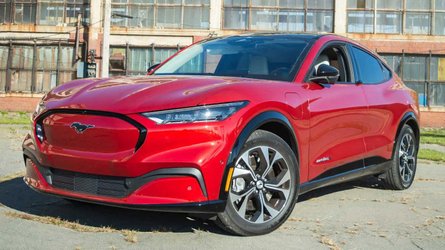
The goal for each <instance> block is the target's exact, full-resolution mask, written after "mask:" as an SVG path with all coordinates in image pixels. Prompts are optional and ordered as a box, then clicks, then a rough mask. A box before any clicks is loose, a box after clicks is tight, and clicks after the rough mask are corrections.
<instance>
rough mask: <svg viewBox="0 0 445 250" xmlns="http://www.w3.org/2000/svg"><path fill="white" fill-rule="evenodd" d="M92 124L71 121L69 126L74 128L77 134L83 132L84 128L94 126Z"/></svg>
mask: <svg viewBox="0 0 445 250" xmlns="http://www.w3.org/2000/svg"><path fill="white" fill-rule="evenodd" d="M94 127H95V126H94V125H89V124H82V123H80V122H73V123H71V125H70V128H74V130H76V133H78V134H83V132H85V130H87V129H89V128H94Z"/></svg>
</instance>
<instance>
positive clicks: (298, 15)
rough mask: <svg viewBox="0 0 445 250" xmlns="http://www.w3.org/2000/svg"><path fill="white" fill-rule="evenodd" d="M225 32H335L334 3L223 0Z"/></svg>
mask: <svg viewBox="0 0 445 250" xmlns="http://www.w3.org/2000/svg"><path fill="white" fill-rule="evenodd" d="M222 16H223V29H225V30H269V31H270V30H273V31H294V32H295V31H303V32H310V31H312V32H315V31H325V32H333V26H334V25H333V22H334V1H333V0H318V1H313V0H297V1H296V2H295V1H290V0H224V4H223V13H222Z"/></svg>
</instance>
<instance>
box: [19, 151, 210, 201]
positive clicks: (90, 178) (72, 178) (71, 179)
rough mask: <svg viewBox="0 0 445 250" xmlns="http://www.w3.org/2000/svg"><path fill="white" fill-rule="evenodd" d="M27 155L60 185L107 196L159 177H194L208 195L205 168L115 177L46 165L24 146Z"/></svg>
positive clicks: (122, 194)
mask: <svg viewBox="0 0 445 250" xmlns="http://www.w3.org/2000/svg"><path fill="white" fill-rule="evenodd" d="M23 154H24V155H25V156H26V157H28V158H30V159H31V160H32V161H33V162H34V163H35V164H36V165H37V168H38V169H39V171H40V173H41V174H42V175H43V177H44V178H45V179H46V181H47V182H48V183H49V184H50V185H52V186H54V187H56V188H61V189H66V190H70V191H74V192H79V193H87V194H93V195H99V196H106V197H125V196H128V195H130V194H131V193H132V192H134V191H136V190H137V189H138V188H140V187H142V186H143V185H145V184H147V183H149V182H151V181H153V180H156V179H161V178H171V177H183V176H191V177H194V178H195V179H196V180H197V181H198V183H199V186H200V188H201V191H202V193H203V195H204V196H205V197H206V198H207V197H208V196H207V189H206V186H205V183H204V177H203V176H202V173H201V171H199V170H198V169H196V168H163V169H158V170H155V171H152V172H150V173H148V174H145V175H142V176H138V177H134V178H131V177H115V176H104V175H94V174H84V173H78V172H72V171H67V170H61V169H55V168H51V167H47V166H42V165H40V162H38V161H37V159H36V158H35V157H34V155H33V154H32V153H31V152H30V151H29V150H27V149H23ZM76 180H78V181H79V182H83V185H85V186H76V184H75V183H76Z"/></svg>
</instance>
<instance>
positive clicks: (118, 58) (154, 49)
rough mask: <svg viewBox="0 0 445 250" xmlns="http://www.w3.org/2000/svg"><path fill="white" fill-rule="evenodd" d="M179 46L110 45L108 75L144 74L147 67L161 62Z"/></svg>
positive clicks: (178, 48) (176, 50)
mask: <svg viewBox="0 0 445 250" xmlns="http://www.w3.org/2000/svg"><path fill="white" fill-rule="evenodd" d="M180 49H181V48H180V47H166V46H156V45H154V44H153V45H152V46H150V47H145V46H130V45H127V46H112V47H111V48H110V52H111V53H110V55H111V56H110V75H112V76H118V75H129V76H132V75H133V76H134V75H145V74H147V69H148V68H149V67H150V66H152V65H154V64H157V63H161V62H163V61H164V60H165V59H167V58H169V57H170V56H172V55H173V54H175V53H176V52H178V51H179V50H180Z"/></svg>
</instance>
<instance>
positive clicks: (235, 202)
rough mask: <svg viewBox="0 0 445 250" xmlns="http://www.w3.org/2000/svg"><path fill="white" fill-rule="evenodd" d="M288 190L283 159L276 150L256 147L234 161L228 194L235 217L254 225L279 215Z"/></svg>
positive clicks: (289, 186) (288, 181)
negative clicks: (236, 215)
mask: <svg viewBox="0 0 445 250" xmlns="http://www.w3.org/2000/svg"><path fill="white" fill-rule="evenodd" d="M290 190H291V175H290V172H289V165H288V163H287V162H286V160H285V159H284V158H283V156H282V155H281V154H280V153H279V152H278V151H277V150H276V149H274V148H272V147H269V146H259V147H254V148H251V149H249V150H247V151H245V152H244V153H243V154H242V155H241V156H240V157H239V159H238V160H237V162H236V165H235V169H234V172H233V177H232V187H231V190H230V193H229V196H230V202H231V205H232V206H233V208H234V209H235V211H236V213H237V214H238V216H239V217H241V218H243V219H244V220H246V221H248V222H250V223H255V224H257V223H264V222H267V221H270V220H271V219H273V218H275V217H277V215H279V214H280V212H281V211H282V210H283V208H284V207H285V205H286V203H287V202H288V200H289V194H290Z"/></svg>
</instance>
